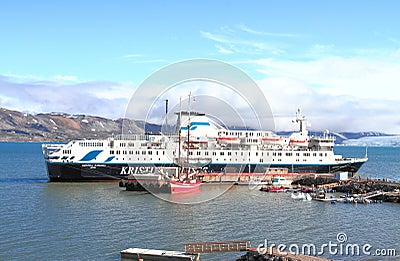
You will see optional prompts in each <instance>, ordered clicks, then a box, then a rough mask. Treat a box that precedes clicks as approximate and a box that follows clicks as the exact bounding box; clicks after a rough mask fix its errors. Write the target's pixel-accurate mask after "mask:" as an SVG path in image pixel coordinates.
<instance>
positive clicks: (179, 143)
mask: <svg viewBox="0 0 400 261" xmlns="http://www.w3.org/2000/svg"><path fill="white" fill-rule="evenodd" d="M178 117H179V120H178V126H177V127H178V128H179V130H178V179H180V176H181V171H182V164H181V133H182V127H181V119H182V96H181V97H179V115H178Z"/></svg>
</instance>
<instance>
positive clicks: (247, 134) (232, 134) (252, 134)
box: [218, 131, 263, 137]
mask: <svg viewBox="0 0 400 261" xmlns="http://www.w3.org/2000/svg"><path fill="white" fill-rule="evenodd" d="M218 134H219V135H230V136H244V135H243V134H245V135H246V137H248V136H250V137H253V136H257V137H262V136H263V133H262V132H232V131H231V132H228V131H222V132H220V133H218ZM254 134H256V135H254Z"/></svg>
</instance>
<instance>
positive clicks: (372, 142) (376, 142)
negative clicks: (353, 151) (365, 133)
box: [341, 135, 400, 147]
mask: <svg viewBox="0 0 400 261" xmlns="http://www.w3.org/2000/svg"><path fill="white" fill-rule="evenodd" d="M341 145H344V146H367V147H373V146H380V147H399V146H400V135H395V136H375V137H362V138H359V139H348V140H343V141H342V143H341Z"/></svg>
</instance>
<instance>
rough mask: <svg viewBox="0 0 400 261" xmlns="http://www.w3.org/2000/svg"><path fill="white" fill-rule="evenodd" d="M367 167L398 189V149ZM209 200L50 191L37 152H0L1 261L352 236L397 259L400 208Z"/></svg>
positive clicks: (86, 188) (270, 198)
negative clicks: (229, 242) (182, 201)
mask: <svg viewBox="0 0 400 261" xmlns="http://www.w3.org/2000/svg"><path fill="white" fill-rule="evenodd" d="M335 152H336V153H339V154H343V155H344V156H349V157H350V156H352V157H363V156H364V154H365V148H364V147H344V146H343V147H342V146H339V147H337V148H335ZM368 157H369V161H368V162H367V163H366V164H364V166H363V167H362V168H361V169H360V171H359V174H360V175H361V176H363V177H370V178H388V179H390V180H397V181H400V172H399V170H400V147H370V148H368ZM202 190H205V191H207V190H209V191H210V193H215V191H219V190H220V191H221V192H222V191H225V190H226V192H225V193H223V194H222V195H220V196H218V197H216V198H215V199H212V200H209V201H207V202H203V203H200V204H174V203H170V202H167V201H164V200H160V199H158V198H157V197H154V196H153V195H151V194H147V193H143V192H129V191H125V190H121V189H120V188H119V187H118V183H49V182H48V181H47V173H46V168H45V163H44V160H43V157H42V154H41V144H40V143H0V205H1V212H0V220H1V222H0V242H1V243H0V260H21V259H23V260H119V259H120V254H119V252H120V251H121V250H123V249H126V248H129V247H139V248H155V249H166V250H183V244H184V243H188V242H193V241H226V240H251V243H252V246H255V247H257V245H258V244H263V243H265V242H267V243H268V244H275V245H279V244H285V245H287V246H289V245H291V244H292V245H294V244H297V245H300V246H301V245H304V244H313V245H315V246H317V247H319V246H321V245H323V244H328V243H329V242H333V243H338V238H337V236H338V234H340V235H342V236H343V235H345V236H346V239H347V240H346V241H345V242H343V244H344V243H349V244H358V245H360V246H363V245H366V244H369V245H371V247H372V248H371V252H373V251H374V250H375V249H394V250H395V251H396V254H397V255H400V242H399V232H400V223H399V216H400V205H398V204H390V203H384V204H372V205H347V204H336V205H331V204H326V203H322V202H315V201H311V202H302V201H296V200H293V199H291V198H290V195H289V194H286V193H281V194H274V193H265V192H260V191H259V190H258V189H250V188H249V187H247V186H232V187H230V188H229V189H227V188H226V187H225V186H219V185H202ZM216 194H219V193H216ZM238 256H240V253H229V254H205V255H201V258H202V260H221V259H222V260H234V258H235V257H238ZM324 256H325V257H329V258H333V259H335V260H336V259H337V260H343V259H346V260H360V259H363V258H364V259H365V260H366V259H367V257H366V256H362V257H359V256H355V257H343V256H335V255H331V254H330V253H328V252H324ZM368 258H372V259H373V260H382V259H383V258H382V257H368Z"/></svg>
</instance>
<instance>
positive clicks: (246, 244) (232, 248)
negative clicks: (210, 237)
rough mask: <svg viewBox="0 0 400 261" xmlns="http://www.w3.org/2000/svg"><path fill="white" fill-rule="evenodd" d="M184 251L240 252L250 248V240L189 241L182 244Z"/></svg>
mask: <svg viewBox="0 0 400 261" xmlns="http://www.w3.org/2000/svg"><path fill="white" fill-rule="evenodd" d="M184 246H185V253H191V254H199V253H214V252H241V251H247V250H248V249H249V248H250V240H239V241H225V242H191V243H186V244H184Z"/></svg>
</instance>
